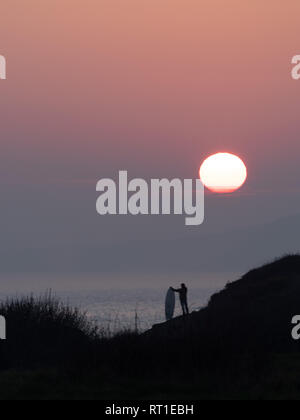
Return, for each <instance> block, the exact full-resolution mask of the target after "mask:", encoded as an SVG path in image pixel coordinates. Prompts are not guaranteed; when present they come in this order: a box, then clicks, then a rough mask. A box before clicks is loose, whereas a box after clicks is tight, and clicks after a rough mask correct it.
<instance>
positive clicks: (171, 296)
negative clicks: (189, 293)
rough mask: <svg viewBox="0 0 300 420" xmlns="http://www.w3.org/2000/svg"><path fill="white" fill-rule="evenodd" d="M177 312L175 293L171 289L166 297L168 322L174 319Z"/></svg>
mask: <svg viewBox="0 0 300 420" xmlns="http://www.w3.org/2000/svg"><path fill="white" fill-rule="evenodd" d="M174 311H175V292H174V291H173V290H172V289H171V287H170V289H169V290H168V293H167V296H166V320H167V321H170V319H172V318H173V316H174Z"/></svg>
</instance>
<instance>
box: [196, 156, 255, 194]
mask: <svg viewBox="0 0 300 420" xmlns="http://www.w3.org/2000/svg"><path fill="white" fill-rule="evenodd" d="M200 179H201V181H202V182H203V184H204V185H205V186H206V188H208V189H209V190H210V191H213V192H216V193H231V192H233V191H236V190H238V189H239V188H240V187H241V186H242V185H243V184H244V183H245V181H246V179H247V168H246V166H245V164H244V162H243V161H242V159H240V158H239V157H238V156H235V155H232V154H231V153H217V154H215V155H212V156H210V157H209V158H207V159H206V160H205V161H204V162H203V163H202V165H201V168H200Z"/></svg>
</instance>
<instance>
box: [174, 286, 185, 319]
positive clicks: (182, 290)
mask: <svg viewBox="0 0 300 420" xmlns="http://www.w3.org/2000/svg"><path fill="white" fill-rule="evenodd" d="M171 289H172V290H173V292H176V293H179V299H180V303H181V307H182V311H183V315H184V316H185V315H188V314H189V313H190V311H189V306H188V301H187V295H188V288H187V287H186V285H185V284H184V283H182V285H181V288H180V289H174V288H173V287H171Z"/></svg>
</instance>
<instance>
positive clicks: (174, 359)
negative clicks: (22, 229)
mask: <svg viewBox="0 0 300 420" xmlns="http://www.w3.org/2000/svg"><path fill="white" fill-rule="evenodd" d="M0 314H2V315H4V316H6V318H7V322H8V331H9V336H8V340H7V341H6V342H0V369H1V370H0V399H23V398H24V399H127V398H128V399H139V398H140V399H151V398H153V399H157V398H160V399H176V398H178V399H298V398H300V380H299V379H298V378H300V351H299V350H300V347H299V342H297V341H294V340H292V337H291V331H292V324H291V320H292V318H293V316H294V315H298V314H300V256H299V255H293V256H287V257H284V258H282V259H280V260H277V261H275V262H273V263H271V264H268V265H265V266H263V267H260V268H257V269H255V270H253V271H250V272H249V273H247V274H246V275H245V276H243V277H242V278H241V279H239V280H238V281H234V282H232V283H230V284H228V285H227V287H226V288H225V289H224V290H222V291H221V292H219V293H217V294H215V295H214V296H212V298H211V300H210V302H209V304H208V306H207V307H206V308H204V309H202V310H201V311H199V312H194V313H192V314H191V315H190V316H188V317H185V318H183V317H179V318H176V319H174V320H172V321H169V322H167V323H164V324H160V325H156V326H154V327H153V328H152V329H151V330H150V331H147V332H146V333H144V334H141V335H139V334H136V333H132V332H123V333H120V334H118V335H116V336H114V337H107V336H106V335H105V333H104V332H101V329H100V330H99V329H97V328H95V326H94V325H91V324H90V323H89V321H88V320H87V319H86V318H85V317H84V316H83V315H81V314H80V313H79V312H78V311H76V310H73V309H71V308H66V307H64V306H63V305H61V304H60V303H59V302H55V301H53V300H52V299H49V298H47V299H42V300H35V299H33V298H29V299H24V300H21V301H18V300H13V301H9V302H6V303H3V304H2V305H0Z"/></svg>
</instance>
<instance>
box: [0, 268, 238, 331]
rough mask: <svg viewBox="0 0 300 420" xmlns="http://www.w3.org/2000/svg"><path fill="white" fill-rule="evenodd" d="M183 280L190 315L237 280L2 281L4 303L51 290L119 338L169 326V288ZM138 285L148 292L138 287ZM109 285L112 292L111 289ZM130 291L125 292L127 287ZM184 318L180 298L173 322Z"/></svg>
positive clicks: (90, 278) (35, 277) (41, 278)
mask: <svg viewBox="0 0 300 420" xmlns="http://www.w3.org/2000/svg"><path fill="white" fill-rule="evenodd" d="M182 278H183V279H184V281H185V282H186V283H187V285H188V287H189V306H190V309H191V311H195V310H199V309H201V308H202V307H203V306H205V305H206V304H207V303H208V300H209V298H210V297H211V295H212V294H213V293H215V292H216V291H217V290H220V289H221V288H223V287H224V285H225V284H226V283H227V282H228V281H229V280H234V279H236V278H237V276H235V275H233V274H226V275H224V274H223V275H221V274H218V275H215V274H214V275H213V274H207V275H202V276H201V277H200V278H199V277H198V276H195V277H192V276H187V275H186V276H178V278H174V276H173V277H172V279H170V278H169V277H167V276H166V277H160V278H158V277H157V276H155V277H154V279H153V278H151V277H147V278H146V277H144V278H142V277H138V278H134V277H131V278H128V279H124V276H120V277H119V278H117V277H116V276H114V277H111V278H108V277H107V276H105V277H103V278H101V277H99V276H98V275H97V276H94V275H91V276H88V275H85V276H84V277H82V276H78V277H74V276H71V277H67V276H62V277H61V278H59V277H57V276H55V277H45V276H43V275H31V276H28V277H26V278H25V277H24V276H13V277H9V278H8V277H5V278H1V277H0V299H2V300H3V299H6V298H7V297H15V296H18V297H20V296H24V295H25V296H28V295H30V294H33V295H34V296H43V295H45V294H46V293H47V291H49V290H50V289H51V290H52V292H51V293H52V295H53V296H55V297H58V298H59V299H61V300H62V301H63V302H65V303H67V304H69V305H71V306H74V307H77V308H79V309H80V310H81V311H82V312H85V313H86V314H87V316H88V317H89V318H90V319H91V320H93V321H95V322H97V324H98V325H99V327H100V328H103V329H105V330H109V331H110V332H117V331H120V330H123V329H126V328H135V325H136V323H137V324H138V327H139V329H140V330H141V331H143V330H146V329H148V328H151V327H152V325H154V324H157V323H160V322H164V321H165V313H164V311H165V297H166V293H167V290H168V288H169V286H170V284H172V285H174V286H175V287H176V286H179V285H180V283H181V282H182ZM137 284H140V285H143V286H144V285H148V287H145V288H142V287H136V285H137ZM108 285H109V287H108ZM124 285H126V287H124ZM180 314H181V308H180V304H179V300H178V297H177V304H176V312H175V316H177V315H180Z"/></svg>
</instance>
